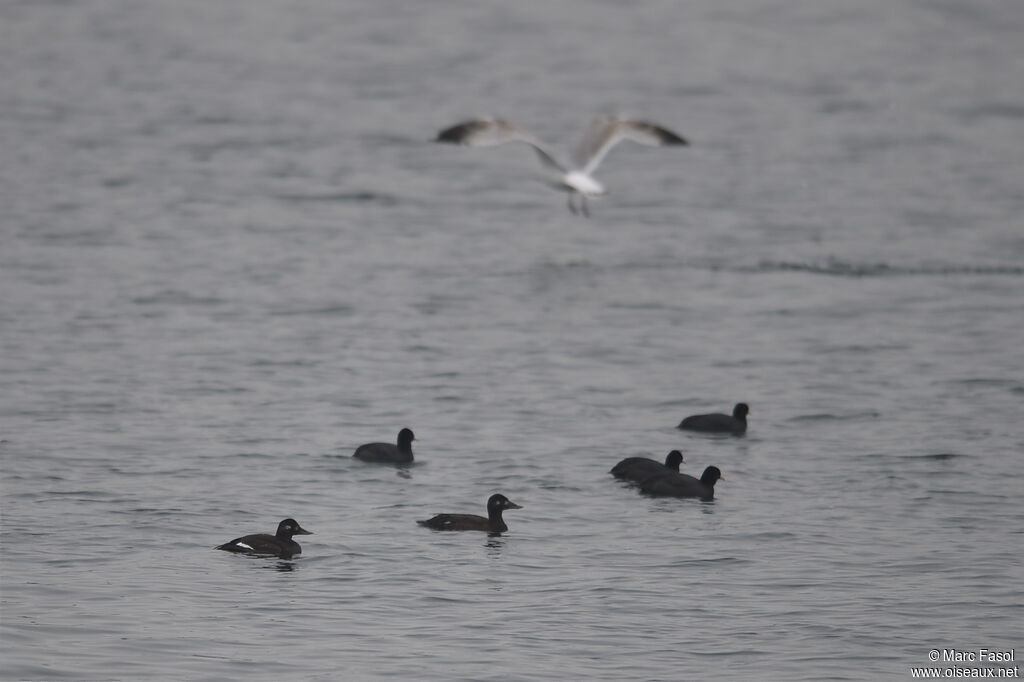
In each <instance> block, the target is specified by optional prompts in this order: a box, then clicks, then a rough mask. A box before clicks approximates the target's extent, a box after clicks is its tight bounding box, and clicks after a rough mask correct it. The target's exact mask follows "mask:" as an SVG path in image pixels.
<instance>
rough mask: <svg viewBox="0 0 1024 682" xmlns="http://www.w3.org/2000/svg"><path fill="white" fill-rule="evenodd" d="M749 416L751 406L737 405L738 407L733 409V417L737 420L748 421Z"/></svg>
mask: <svg viewBox="0 0 1024 682" xmlns="http://www.w3.org/2000/svg"><path fill="white" fill-rule="evenodd" d="M748 414H750V406H749V405H747V404H746V403H736V407H734V408H732V416H734V417H736V418H737V419H746V418H747V415H748Z"/></svg>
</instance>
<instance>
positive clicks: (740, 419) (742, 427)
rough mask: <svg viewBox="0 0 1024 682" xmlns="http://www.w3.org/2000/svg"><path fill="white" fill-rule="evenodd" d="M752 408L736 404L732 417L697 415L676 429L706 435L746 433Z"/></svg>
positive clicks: (716, 414) (687, 419) (681, 423)
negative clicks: (700, 432)
mask: <svg viewBox="0 0 1024 682" xmlns="http://www.w3.org/2000/svg"><path fill="white" fill-rule="evenodd" d="M749 413H750V408H749V407H748V406H747V404H746V403H736V407H734V408H733V410H732V416H729V415H727V414H721V413H715V414H695V415H693V416H692V417H687V418H686V419H684V420H683V421H681V422H679V426H677V427H676V428H679V429H684V430H686V431H704V432H705V433H736V434H740V433H746V431H747V414H749Z"/></svg>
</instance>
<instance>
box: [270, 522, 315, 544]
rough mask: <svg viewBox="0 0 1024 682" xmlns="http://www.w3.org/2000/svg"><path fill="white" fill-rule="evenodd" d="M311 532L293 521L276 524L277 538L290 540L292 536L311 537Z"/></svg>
mask: <svg viewBox="0 0 1024 682" xmlns="http://www.w3.org/2000/svg"><path fill="white" fill-rule="evenodd" d="M312 534H313V531H310V530H306V529H305V528H303V527H302V526H300V525H299V522H298V521H296V520H295V519H285V520H284V521H282V522H281V523H279V524H277V537H279V538H282V539H284V540H290V539H291V537H292V536H293V535H312Z"/></svg>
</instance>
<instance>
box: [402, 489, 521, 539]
mask: <svg viewBox="0 0 1024 682" xmlns="http://www.w3.org/2000/svg"><path fill="white" fill-rule="evenodd" d="M506 509H522V507H520V506H519V505H518V504H516V503H515V502H513V501H512V500H510V499H508V498H507V497H505V496H504V495H502V494H500V493H499V494H495V495H491V497H490V498H489V499H488V500H487V517H486V518H484V517H483V516H477V515H476V514H438V515H437V516H433V517H431V518H429V519H427V520H425V521H417V522H416V523H418V524H419V525H421V526H426V527H427V528H430V529H432V530H482V531H484V532H487V533H504V532H505V531H507V530H508V526H506V525H505V520H504V519H503V518H502V517H501V513H502V512H503V511H505V510H506Z"/></svg>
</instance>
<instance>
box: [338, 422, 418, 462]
mask: <svg viewBox="0 0 1024 682" xmlns="http://www.w3.org/2000/svg"><path fill="white" fill-rule="evenodd" d="M414 440H416V436H414V435H413V433H412V430H410V429H402V430H401V431H399V432H398V444H397V445H395V444H394V443H367V444H366V445H360V446H359V447H358V448H356V451H355V453H353V455H352V456H353V457H355V458H356V459H361V460H363V461H364V462H379V463H381V464H410V463H411V462H412V442H413V441H414ZM427 440H429V438H428V439H427Z"/></svg>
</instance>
